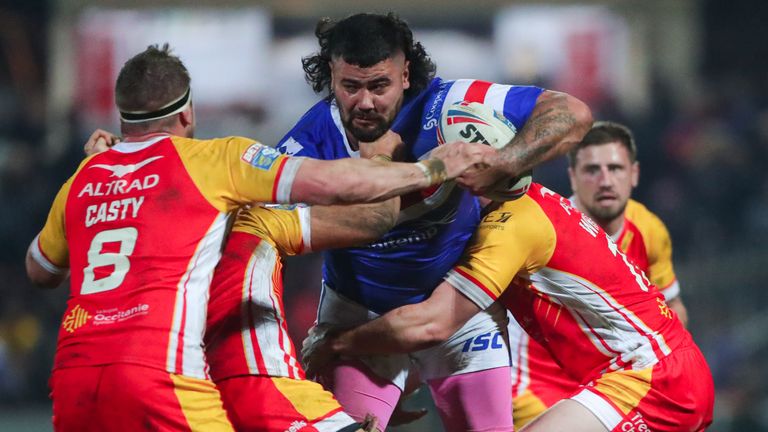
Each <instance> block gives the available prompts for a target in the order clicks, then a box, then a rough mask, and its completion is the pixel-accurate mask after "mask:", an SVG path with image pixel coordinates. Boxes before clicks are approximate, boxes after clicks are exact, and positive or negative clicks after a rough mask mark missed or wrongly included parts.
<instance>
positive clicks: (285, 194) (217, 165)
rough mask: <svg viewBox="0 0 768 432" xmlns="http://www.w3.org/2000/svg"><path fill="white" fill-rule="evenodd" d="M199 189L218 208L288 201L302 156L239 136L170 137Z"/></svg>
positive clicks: (230, 208) (228, 208) (228, 209)
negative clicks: (281, 151) (202, 138)
mask: <svg viewBox="0 0 768 432" xmlns="http://www.w3.org/2000/svg"><path fill="white" fill-rule="evenodd" d="M173 141H174V145H176V149H177V150H178V153H179V156H180V157H181V159H182V161H183V162H184V165H185V167H186V168H187V170H188V171H190V173H191V174H193V175H192V178H193V180H194V181H195V183H196V184H197V186H198V188H199V189H200V191H201V193H202V194H203V195H204V196H205V197H206V198H207V199H208V200H209V201H210V202H211V203H212V204H213V205H214V207H216V208H217V209H219V210H220V211H230V210H232V209H234V208H236V207H239V206H241V205H243V204H250V203H257V202H263V203H287V202H289V201H290V195H291V188H292V186H293V180H294V178H295V177H296V172H297V171H298V168H299V165H300V164H301V161H302V160H303V159H302V158H292V157H289V156H285V155H283V154H281V153H280V152H278V151H277V150H275V149H273V148H271V147H268V146H266V145H263V144H261V143H259V142H257V141H253V140H250V139H247V138H241V137H228V138H218V139H213V140H194V139H187V138H179V137H174V138H173Z"/></svg>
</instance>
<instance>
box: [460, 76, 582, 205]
mask: <svg viewBox="0 0 768 432" xmlns="http://www.w3.org/2000/svg"><path fill="white" fill-rule="evenodd" d="M591 126H592V112H591V111H590V109H589V107H587V105H586V104H585V103H584V102H582V101H580V100H579V99H576V98H575V97H573V96H570V95H568V94H566V93H559V92H553V91H545V92H543V93H542V94H541V95H539V97H538V99H536V105H535V106H534V108H533V111H532V112H531V115H530V117H529V118H528V120H527V121H526V122H525V125H523V127H522V129H521V130H520V132H519V133H518V134H517V135H515V137H514V138H513V139H512V141H510V142H509V144H507V145H506V146H505V147H504V148H503V149H501V151H499V152H498V153H497V154H496V155H495V157H493V158H491V159H488V160H486V161H485V162H486V163H487V164H488V165H490V167H491V169H489V170H484V171H472V172H468V173H467V174H465V175H463V176H462V177H461V178H460V179H459V184H461V185H462V186H464V187H466V188H468V189H470V190H471V191H472V192H474V193H482V192H485V191H486V190H487V189H488V188H489V187H491V186H492V185H493V184H495V183H496V182H498V181H499V180H500V179H501V178H503V177H515V176H517V175H519V174H520V173H523V172H526V171H528V170H530V169H532V168H533V167H535V166H537V165H539V164H541V163H542V162H546V161H549V160H552V159H554V158H556V157H558V156H561V155H564V154H565V153H567V152H568V150H570V149H571V148H573V146H575V145H576V144H577V143H578V142H579V141H580V140H581V139H582V138H583V137H584V135H585V134H586V133H587V131H589V128H590V127H591Z"/></svg>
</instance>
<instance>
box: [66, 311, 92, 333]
mask: <svg viewBox="0 0 768 432" xmlns="http://www.w3.org/2000/svg"><path fill="white" fill-rule="evenodd" d="M90 318H92V316H91V314H89V313H88V311H86V310H85V309H83V308H82V307H80V305H77V306H75V307H73V308H72V310H71V311H69V313H68V314H67V315H65V316H64V320H63V321H62V323H61V326H62V327H64V330H66V331H67V332H68V333H74V332H75V330H77V329H79V328H80V327H82V326H84V325H85V324H86V323H87V322H88V320H89V319H90Z"/></svg>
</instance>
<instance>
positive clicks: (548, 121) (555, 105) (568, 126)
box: [502, 94, 577, 171]
mask: <svg viewBox="0 0 768 432" xmlns="http://www.w3.org/2000/svg"><path fill="white" fill-rule="evenodd" d="M575 126H577V120H576V117H575V116H574V114H573V112H571V111H570V110H569V108H568V102H567V100H566V96H565V95H560V94H558V95H553V96H551V97H550V98H549V99H548V100H546V101H544V102H543V103H541V104H540V105H539V106H537V107H536V110H535V111H534V113H533V115H532V116H531V118H529V119H528V121H527V122H526V124H525V126H524V127H523V129H522V130H521V131H520V133H519V134H517V135H516V136H515V138H514V139H513V140H512V142H511V143H510V144H509V145H507V146H506V147H505V148H504V151H502V156H503V158H504V163H506V164H509V165H511V166H514V167H515V168H516V169H514V171H523V170H526V169H529V168H531V167H533V166H534V165H537V164H539V163H540V162H542V161H544V160H545V158H546V157H547V156H550V155H551V152H552V151H553V150H554V149H556V148H557V147H558V146H559V145H560V144H561V143H562V140H563V139H564V138H565V137H567V136H568V134H569V133H571V132H572V131H573V129H574V127H575Z"/></svg>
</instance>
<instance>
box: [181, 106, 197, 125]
mask: <svg viewBox="0 0 768 432" xmlns="http://www.w3.org/2000/svg"><path fill="white" fill-rule="evenodd" d="M179 122H181V125H182V126H183V127H188V126H189V125H191V124H193V123H194V122H195V113H194V112H193V110H192V104H190V105H189V107H187V109H185V110H184V111H182V112H180V113H179Z"/></svg>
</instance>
